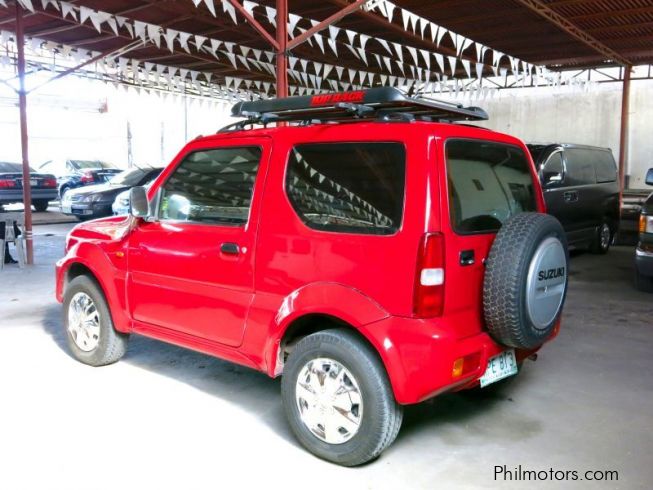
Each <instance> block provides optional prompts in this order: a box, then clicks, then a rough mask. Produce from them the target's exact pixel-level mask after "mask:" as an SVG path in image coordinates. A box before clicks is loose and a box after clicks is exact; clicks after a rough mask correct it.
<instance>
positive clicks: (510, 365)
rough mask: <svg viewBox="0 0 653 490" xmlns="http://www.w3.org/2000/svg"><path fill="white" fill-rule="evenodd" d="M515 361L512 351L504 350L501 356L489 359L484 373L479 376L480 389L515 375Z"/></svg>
mask: <svg viewBox="0 0 653 490" xmlns="http://www.w3.org/2000/svg"><path fill="white" fill-rule="evenodd" d="M517 371H518V369H517V359H516V358H515V351H514V350H512V349H511V350H506V351H503V352H502V353H501V354H497V355H496V356H494V357H490V359H488V361H487V368H486V369H485V373H484V374H483V376H481V379H480V381H481V388H483V387H485V386H487V385H489V384H492V383H496V382H497V381H499V380H501V379H504V378H507V377H508V376H513V375H515V374H517Z"/></svg>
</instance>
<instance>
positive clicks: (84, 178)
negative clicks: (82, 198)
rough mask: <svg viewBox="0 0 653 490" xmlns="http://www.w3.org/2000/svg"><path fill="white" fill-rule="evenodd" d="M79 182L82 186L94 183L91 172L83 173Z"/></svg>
mask: <svg viewBox="0 0 653 490" xmlns="http://www.w3.org/2000/svg"><path fill="white" fill-rule="evenodd" d="M81 181H82V182H83V183H84V184H88V183H89V182H94V181H95V178H94V177H93V174H92V173H91V172H84V173H83V174H82V178H81Z"/></svg>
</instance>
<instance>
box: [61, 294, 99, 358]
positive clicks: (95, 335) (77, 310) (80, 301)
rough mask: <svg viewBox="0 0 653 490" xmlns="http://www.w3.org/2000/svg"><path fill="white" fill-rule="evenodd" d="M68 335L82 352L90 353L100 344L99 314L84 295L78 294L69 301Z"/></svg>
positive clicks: (87, 296) (89, 298) (91, 301)
mask: <svg viewBox="0 0 653 490" xmlns="http://www.w3.org/2000/svg"><path fill="white" fill-rule="evenodd" d="M68 333H69V334H70V336H71V337H72V339H73V341H74V342H75V345H77V347H79V348H80V349H81V350H83V351H84V352H90V351H92V350H93V349H95V348H96V347H97V346H98V343H99V342H100V312H99V311H98V309H97V307H96V306H95V303H94V302H93V300H92V299H91V297H90V296H89V295H88V294H86V293H82V292H79V293H77V294H75V296H73V298H72V299H71V300H70V304H69V305H68Z"/></svg>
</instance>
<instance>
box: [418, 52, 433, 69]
mask: <svg viewBox="0 0 653 490" xmlns="http://www.w3.org/2000/svg"><path fill="white" fill-rule="evenodd" d="M419 52H420V53H422V58H424V62H425V63H426V69H427V70H430V69H431V53H429V52H428V51H427V50H425V49H420V50H419Z"/></svg>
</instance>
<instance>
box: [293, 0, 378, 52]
mask: <svg viewBox="0 0 653 490" xmlns="http://www.w3.org/2000/svg"><path fill="white" fill-rule="evenodd" d="M369 1H370V0H356V1H355V2H354V3H350V4H349V5H347V6H346V7H343V8H342V9H340V10H339V11H338V12H336V13H335V14H333V15H330V16H329V17H327V18H326V19H324V20H323V21H322V22H320V23H319V24H316V25H314V26H313V27H311V28H310V29H309V30H307V31H306V32H304V33H302V34H300V35H299V36H297V37H296V38H294V39H292V40H291V41H289V42H288V49H293V48H294V47H295V46H297V45H299V44H302V43H303V42H306V40H307V39H309V38H310V37H311V36H313V35H314V34H317V33H318V32H320V31H323V30H324V29H326V28H327V27H329V26H330V25H333V24H335V23H336V22H338V21H339V20H341V19H343V18H344V17H346V16H348V15H349V14H351V13H352V12H355V11H356V10H358V9H359V8H361V7H362V6H364V5H365V4H366V3H368V2H369Z"/></svg>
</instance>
